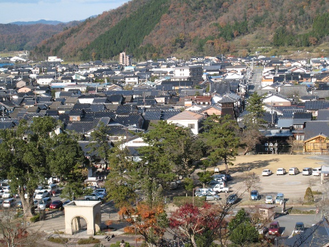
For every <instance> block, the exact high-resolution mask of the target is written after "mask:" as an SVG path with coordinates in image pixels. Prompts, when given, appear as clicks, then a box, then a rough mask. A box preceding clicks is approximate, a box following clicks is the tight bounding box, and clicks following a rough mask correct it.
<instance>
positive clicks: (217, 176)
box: [212, 174, 232, 182]
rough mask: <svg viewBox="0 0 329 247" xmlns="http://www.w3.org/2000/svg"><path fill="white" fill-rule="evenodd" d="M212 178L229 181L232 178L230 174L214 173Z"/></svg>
mask: <svg viewBox="0 0 329 247" xmlns="http://www.w3.org/2000/svg"><path fill="white" fill-rule="evenodd" d="M212 177H213V179H214V180H220V181H224V182H226V181H230V180H232V177H231V175H230V174H214V175H212Z"/></svg>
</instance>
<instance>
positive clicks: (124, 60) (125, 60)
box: [119, 52, 131, 66]
mask: <svg viewBox="0 0 329 247" xmlns="http://www.w3.org/2000/svg"><path fill="white" fill-rule="evenodd" d="M119 63H120V64H122V65H126V66H129V65H131V57H130V56H129V55H126V53H125V52H121V53H120V55H119Z"/></svg>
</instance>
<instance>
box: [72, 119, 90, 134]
mask: <svg viewBox="0 0 329 247" xmlns="http://www.w3.org/2000/svg"><path fill="white" fill-rule="evenodd" d="M94 127H95V123H94V121H83V122H72V123H69V124H67V127H66V129H67V130H70V131H75V132H77V133H85V132H89V131H91V130H92V129H93V128H94Z"/></svg>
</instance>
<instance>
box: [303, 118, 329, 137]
mask: <svg viewBox="0 0 329 247" xmlns="http://www.w3.org/2000/svg"><path fill="white" fill-rule="evenodd" d="M304 131H305V137H304V140H308V139H310V138H312V137H314V136H317V135H319V134H324V135H326V136H329V121H327V120H317V121H309V122H306V123H305V128H304Z"/></svg>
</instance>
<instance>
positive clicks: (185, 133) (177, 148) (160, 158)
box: [136, 121, 203, 205]
mask: <svg viewBox="0 0 329 247" xmlns="http://www.w3.org/2000/svg"><path fill="white" fill-rule="evenodd" d="M153 127H154V128H153V129H151V130H150V131H149V132H147V133H145V134H143V135H142V137H143V139H144V141H145V142H146V143H147V146H144V147H141V148H139V149H138V151H139V152H140V154H141V156H142V161H140V162H138V163H137V167H136V170H137V171H138V175H139V177H138V179H139V180H140V181H141V185H142V190H143V191H144V193H145V195H146V200H147V201H148V202H149V203H150V204H151V205H152V203H153V201H154V200H155V199H156V197H159V196H161V194H162V193H161V190H162V189H166V188H169V186H170V182H173V181H174V180H175V179H178V178H179V177H180V176H181V177H186V176H187V175H189V174H191V173H192V172H193V171H194V167H195V165H196V161H198V160H199V159H200V158H201V157H202V156H203V154H202V149H200V146H199V142H198V141H197V140H196V137H194V136H193V134H192V132H191V131H190V130H189V129H187V128H182V127H178V126H176V125H174V124H168V123H166V122H164V121H160V122H159V123H158V124H156V125H153Z"/></svg>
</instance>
